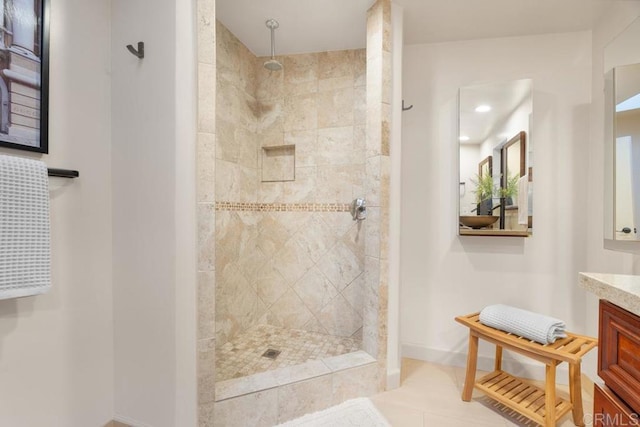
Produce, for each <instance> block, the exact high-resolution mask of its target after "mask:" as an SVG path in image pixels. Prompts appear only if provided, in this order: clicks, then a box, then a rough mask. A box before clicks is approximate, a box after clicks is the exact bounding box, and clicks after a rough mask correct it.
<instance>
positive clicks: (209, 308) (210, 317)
mask: <svg viewBox="0 0 640 427" xmlns="http://www.w3.org/2000/svg"><path fill="white" fill-rule="evenodd" d="M215 304H216V275H215V272H213V271H199V272H198V306H197V310H198V339H199V340H202V339H206V338H214V337H215V334H216V317H215Z"/></svg>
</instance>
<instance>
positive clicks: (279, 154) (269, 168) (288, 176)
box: [260, 144, 296, 182]
mask: <svg viewBox="0 0 640 427" xmlns="http://www.w3.org/2000/svg"><path fill="white" fill-rule="evenodd" d="M260 169H261V171H262V182H284V181H295V180H296V146H295V145H293V144H289V145H276V146H269V147H262V163H261V167H260Z"/></svg>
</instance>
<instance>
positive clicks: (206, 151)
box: [196, 0, 217, 427]
mask: <svg viewBox="0 0 640 427" xmlns="http://www.w3.org/2000/svg"><path fill="white" fill-rule="evenodd" d="M197 15H198V16H197V31H198V34H197V37H198V45H197V49H198V50H197V54H198V113H197V120H198V123H197V131H198V134H197V141H196V201H197V202H198V205H197V211H196V213H197V218H196V222H197V234H198V238H197V244H198V247H197V254H198V265H197V270H198V273H197V281H198V283H197V302H196V309H197V331H196V333H197V338H198V341H197V349H196V352H197V356H198V360H197V366H196V369H197V387H198V390H197V392H198V425H199V426H200V427H210V426H213V421H214V403H213V401H214V398H215V387H214V381H215V339H214V336H215V272H214V268H215V220H216V215H215V155H216V136H215V132H216V103H217V96H216V89H217V88H216V86H217V85H216V76H217V67H216V56H217V55H216V53H217V52H216V41H217V36H216V27H217V26H216V21H215V0H198V2H197Z"/></svg>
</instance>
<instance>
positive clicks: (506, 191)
mask: <svg viewBox="0 0 640 427" xmlns="http://www.w3.org/2000/svg"><path fill="white" fill-rule="evenodd" d="M519 179H520V177H519V176H518V175H513V176H510V177H508V178H507V180H506V181H507V182H506V186H505V187H501V188H499V189H498V191H497V193H498V196H500V199H503V200H504V205H505V206H511V205H513V199H514V198H515V197H516V196H517V195H518V180H519Z"/></svg>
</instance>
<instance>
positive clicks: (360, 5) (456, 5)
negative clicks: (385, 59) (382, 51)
mask: <svg viewBox="0 0 640 427" xmlns="http://www.w3.org/2000/svg"><path fill="white" fill-rule="evenodd" d="M394 1H395V2H396V3H398V4H399V5H401V6H403V7H404V11H405V13H404V27H405V28H404V30H405V43H406V44H415V43H434V42H443V41H453V40H471V39H481V38H491V37H509V36H522V35H531V34H544V33H558V32H571V31H581V30H588V29H591V28H593V24H594V23H595V22H596V21H597V20H598V19H599V17H600V16H602V14H603V13H604V11H605V10H606V9H607V7H608V6H609V5H611V4H612V3H613V2H614V1H629V0H446V1H443V0H394ZM631 1H638V0H631ZM373 2H374V0H260V1H256V0H217V2H216V16H217V17H218V19H219V20H220V21H221V22H222V23H223V24H224V25H225V26H226V27H227V28H229V30H230V31H231V32H232V33H233V34H235V35H236V37H238V38H239V39H240V40H241V41H242V42H243V43H244V44H245V45H246V46H247V47H248V48H249V49H250V50H251V51H252V52H253V53H255V54H256V55H258V56H267V55H269V54H270V46H271V45H270V38H269V37H270V35H269V30H268V29H267V27H266V26H265V25H264V22H265V21H266V20H267V19H269V18H274V19H276V20H277V21H279V23H280V28H279V29H277V30H276V54H292V53H303V52H320V51H327V50H341V49H356V48H363V47H365V43H366V11H367V9H368V8H369V7H370V6H371V5H372V4H373Z"/></svg>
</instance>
